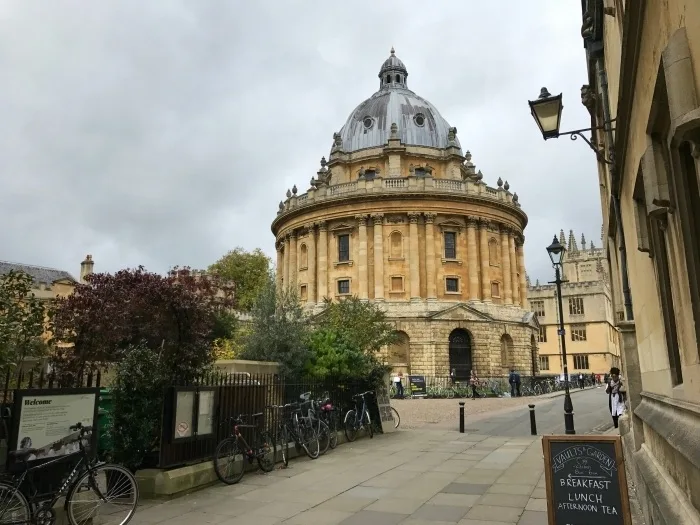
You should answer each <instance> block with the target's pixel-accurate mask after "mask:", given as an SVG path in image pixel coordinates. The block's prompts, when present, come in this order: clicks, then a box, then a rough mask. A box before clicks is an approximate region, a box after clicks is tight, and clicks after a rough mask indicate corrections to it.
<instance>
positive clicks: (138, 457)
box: [107, 344, 167, 472]
mask: <svg viewBox="0 0 700 525" xmlns="http://www.w3.org/2000/svg"><path fill="white" fill-rule="evenodd" d="M166 385H167V367H164V366H163V362H162V360H161V356H160V355H159V353H158V352H157V351H153V350H152V349H150V348H148V347H147V346H146V345H145V344H138V345H135V346H129V347H128V348H127V351H126V352H124V358H123V359H122V360H121V361H120V362H119V363H118V364H117V366H116V377H115V380H114V383H113V384H112V399H113V403H114V408H113V411H112V414H113V419H112V421H111V423H110V424H109V425H108V428H107V431H108V432H109V433H110V434H111V436H112V450H111V451H109V454H110V455H111V456H112V459H113V460H114V461H116V462H117V463H120V464H122V465H124V466H125V467H127V468H129V469H131V470H132V471H133V472H135V471H136V469H138V468H139V467H141V465H142V464H143V461H144V458H146V457H147V456H148V455H149V454H150V453H151V452H153V451H154V450H155V449H156V447H157V446H158V444H159V440H160V435H159V433H160V429H161V425H160V423H161V410H162V403H163V389H164V388H165V386H166Z"/></svg>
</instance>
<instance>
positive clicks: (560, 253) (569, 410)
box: [547, 235, 576, 434]
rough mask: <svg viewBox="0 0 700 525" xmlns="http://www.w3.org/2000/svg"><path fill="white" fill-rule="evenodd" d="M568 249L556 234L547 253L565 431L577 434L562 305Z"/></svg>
mask: <svg viewBox="0 0 700 525" xmlns="http://www.w3.org/2000/svg"><path fill="white" fill-rule="evenodd" d="M565 252H566V249H565V248H564V245H563V244H561V243H560V242H559V239H557V236H556V235H555V236H554V240H553V241H552V244H550V245H549V246H547V253H548V254H549V258H550V259H551V261H552V266H554V281H553V282H550V284H556V285H557V302H558V306H559V330H558V332H559V337H560V341H561V354H562V359H563V361H564V389H565V390H564V429H565V430H564V432H565V433H566V434H576V430H575V429H574V405H573V404H572V403H571V393H570V392H569V366H568V364H567V359H566V331H565V330H564V307H563V306H562V297H561V284H562V283H565V282H567V281H566V280H562V278H561V269H562V263H563V262H564V253H565Z"/></svg>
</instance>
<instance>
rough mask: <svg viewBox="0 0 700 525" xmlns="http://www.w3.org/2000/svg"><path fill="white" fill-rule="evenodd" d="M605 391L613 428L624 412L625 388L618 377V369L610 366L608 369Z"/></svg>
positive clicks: (616, 426)
mask: <svg viewBox="0 0 700 525" xmlns="http://www.w3.org/2000/svg"><path fill="white" fill-rule="evenodd" d="M605 393H606V394H608V408H609V409H610V415H611V416H612V420H613V424H614V425H615V428H618V418H619V417H620V416H621V415H622V414H624V413H625V397H626V394H627V389H626V388H625V385H624V384H623V383H622V379H620V369H619V368H617V367H612V368H611V369H610V380H609V382H608V386H607V387H606V388H605Z"/></svg>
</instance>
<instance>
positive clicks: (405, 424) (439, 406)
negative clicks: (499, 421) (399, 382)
mask: <svg viewBox="0 0 700 525" xmlns="http://www.w3.org/2000/svg"><path fill="white" fill-rule="evenodd" d="M537 399H541V398H536V397H515V398H512V397H487V398H482V399H392V400H391V406H393V407H394V408H396V410H398V412H399V415H400V416H401V427H400V428H404V429H409V428H436V429H441V428H454V426H455V425H456V424H457V423H458V421H459V402H460V401H464V414H465V416H476V418H474V417H471V418H466V417H465V419H467V420H471V421H473V420H474V419H478V418H479V415H480V414H483V416H491V415H495V414H497V413H498V412H504V411H508V410H509V409H511V410H512V409H515V408H518V407H523V406H527V405H528V404H529V403H534V402H535V400H537Z"/></svg>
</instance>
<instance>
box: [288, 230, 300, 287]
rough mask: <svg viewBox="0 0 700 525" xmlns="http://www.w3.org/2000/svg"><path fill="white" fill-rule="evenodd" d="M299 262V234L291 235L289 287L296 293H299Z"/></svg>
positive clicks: (292, 233) (293, 233)
mask: <svg viewBox="0 0 700 525" xmlns="http://www.w3.org/2000/svg"><path fill="white" fill-rule="evenodd" d="M298 268H299V261H298V260H297V233H296V232H294V231H293V232H291V233H290V234H289V286H290V288H291V289H292V290H294V291H295V292H296V293H299V290H298V288H299V283H298V282H297V273H298V271H297V270H298Z"/></svg>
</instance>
